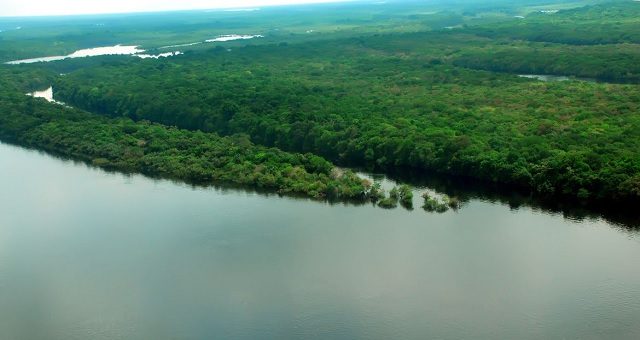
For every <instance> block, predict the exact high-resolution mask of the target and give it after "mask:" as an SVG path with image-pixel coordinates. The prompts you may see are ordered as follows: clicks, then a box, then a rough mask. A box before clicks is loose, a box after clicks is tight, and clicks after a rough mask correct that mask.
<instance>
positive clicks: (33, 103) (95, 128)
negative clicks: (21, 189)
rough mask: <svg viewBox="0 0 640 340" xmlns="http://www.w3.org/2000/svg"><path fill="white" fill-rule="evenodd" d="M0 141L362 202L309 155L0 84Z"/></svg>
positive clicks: (165, 172)
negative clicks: (111, 114) (108, 113)
mask: <svg viewBox="0 0 640 340" xmlns="http://www.w3.org/2000/svg"><path fill="white" fill-rule="evenodd" d="M0 82H1V83H2V85H7V86H2V87H0V105H1V106H2V111H1V112H0V139H1V140H4V141H10V142H15V143H19V144H22V145H27V146H32V147H37V148H40V149H44V150H49V151H52V152H56V153H58V154H61V155H65V156H68V157H73V158H76V159H81V160H85V161H87V162H90V163H92V164H93V165H95V166H99V167H102V168H106V169H113V170H120V171H125V172H141V173H144V174H147V175H151V176H160V177H167V178H175V179H179V180H183V181H187V182H190V183H198V184H208V183H233V184H237V185H242V186H250V187H257V188H264V189H267V190H270V191H277V192H279V193H282V194H292V195H304V196H308V197H313V198H318V199H321V198H335V199H340V200H360V201H362V200H364V199H365V198H366V192H367V191H368V188H367V183H366V181H364V180H362V179H360V178H358V177H357V176H356V175H355V174H353V173H352V172H341V173H340V175H339V176H335V175H333V174H332V171H331V170H332V169H333V166H332V165H331V163H329V162H327V161H326V160H324V159H322V158H320V157H318V156H314V155H309V154H306V155H303V154H295V153H287V152H284V151H280V150H278V149H274V148H266V147H261V146H256V145H253V144H252V143H251V142H250V141H248V139H247V138H246V136H245V137H243V136H237V135H236V136H230V137H219V136H218V135H216V134H215V133H204V132H198V131H195V132H194V131H187V130H180V129H177V128H172V127H166V126H162V125H158V124H153V123H149V122H138V123H136V122H133V121H131V120H130V119H128V118H124V119H123V118H105V117H100V116H95V115H92V114H89V113H86V112H83V111H80V110H76V109H70V108H65V107H63V106H60V105H55V104H50V103H47V102H45V101H44V100H42V99H33V98H29V97H27V96H25V95H24V94H22V93H21V92H13V91H9V90H7V89H9V88H10V84H7V83H6V82H4V81H1V80H0Z"/></svg>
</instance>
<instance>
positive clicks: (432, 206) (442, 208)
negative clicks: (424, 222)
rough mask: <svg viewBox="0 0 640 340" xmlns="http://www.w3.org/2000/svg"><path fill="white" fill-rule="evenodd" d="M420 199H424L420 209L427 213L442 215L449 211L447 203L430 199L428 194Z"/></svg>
mask: <svg viewBox="0 0 640 340" xmlns="http://www.w3.org/2000/svg"><path fill="white" fill-rule="evenodd" d="M422 198H424V204H423V205H422V209H424V210H425V211H428V212H437V213H444V212H446V211H447V210H449V205H448V202H446V200H445V202H440V201H438V200H437V199H436V198H434V197H431V195H429V194H428V193H426V192H425V193H424V194H422Z"/></svg>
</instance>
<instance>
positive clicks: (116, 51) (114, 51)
mask: <svg viewBox="0 0 640 340" xmlns="http://www.w3.org/2000/svg"><path fill="white" fill-rule="evenodd" d="M143 52H145V50H142V49H139V48H138V46H123V45H115V46H107V47H95V48H88V49H83V50H78V51H75V52H73V53H71V54H69V55H65V56H50V57H40V58H31V59H21V60H14V61H9V62H7V63H6V64H9V65H18V64H33V63H41V62H51V61H59V60H65V59H72V58H86V57H97V56H103V55H133V56H137V57H139V58H142V59H147V58H155V59H158V58H163V57H172V56H176V55H180V54H182V52H180V51H175V52H166V53H161V54H157V55H152V54H142V53H143Z"/></svg>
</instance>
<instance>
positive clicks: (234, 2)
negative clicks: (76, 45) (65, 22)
mask: <svg viewBox="0 0 640 340" xmlns="http://www.w3.org/2000/svg"><path fill="white" fill-rule="evenodd" d="M338 1H340V0H226V1H225V0H0V16H31V15H66V14H95V13H124V12H150V11H167V10H180V9H214V8H256V7H261V6H269V5H287V4H298V3H321V2H338Z"/></svg>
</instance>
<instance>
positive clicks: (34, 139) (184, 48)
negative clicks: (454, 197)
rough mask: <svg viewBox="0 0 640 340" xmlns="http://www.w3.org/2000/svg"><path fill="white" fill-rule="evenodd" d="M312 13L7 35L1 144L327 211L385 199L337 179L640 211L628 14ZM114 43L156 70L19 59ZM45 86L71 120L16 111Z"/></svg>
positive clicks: (59, 26) (141, 21)
mask: <svg viewBox="0 0 640 340" xmlns="http://www.w3.org/2000/svg"><path fill="white" fill-rule="evenodd" d="M315 6H316V11H315V12H314V14H313V15H312V14H311V12H309V11H308V10H307V9H306V7H305V8H298V7H292V8H288V7H284V8H278V7H275V8H270V9H268V10H266V11H261V12H260V11H255V12H254V11H247V12H223V13H210V12H206V13H192V12H176V13H175V14H173V15H168V14H147V15H137V17H136V16H135V15H134V14H132V15H130V16H133V17H132V18H134V19H135V20H123V18H120V17H115V16H108V15H105V16H94V17H79V19H78V20H77V21H70V22H68V21H56V20H57V19H48V20H45V21H42V20H40V21H37V20H36V21H34V22H33V23H30V24H31V27H30V28H28V29H20V30H5V31H3V32H2V33H0V42H1V45H0V60H3V61H4V62H9V64H5V65H2V66H1V67H0V75H1V81H2V87H1V88H0V91H2V93H1V95H2V97H1V98H2V101H1V102H0V105H1V112H2V114H1V115H0V136H1V137H2V139H3V140H5V141H10V142H13V143H17V144H21V145H27V146H30V147H35V148H40V149H44V150H51V151H55V152H58V153H61V154H65V155H67V156H70V157H75V158H78V159H82V160H85V161H88V162H90V163H92V164H94V165H96V166H100V167H104V168H110V169H117V170H121V171H127V172H140V173H145V174H149V175H153V176H161V177H162V176H165V177H170V178H175V179H180V180H184V181H187V182H198V183H204V182H212V181H215V182H231V183H234V184H240V185H246V186H253V187H260V188H266V189H270V190H274V191H278V192H281V193H292V194H293V193H295V194H302V195H306V196H310V197H315V198H321V199H327V198H329V197H331V198H342V199H359V200H366V199H369V198H371V199H373V200H374V201H375V200H377V196H379V193H377V192H373V193H371V189H372V183H370V182H368V181H366V180H360V179H358V178H357V176H355V175H354V174H353V173H352V172H351V171H348V170H346V171H343V170H342V168H345V167H346V168H353V169H366V170H368V171H377V172H383V173H387V174H394V173H411V174H413V175H414V177H415V176H417V177H420V173H423V174H425V175H424V176H427V175H426V174H431V173H435V174H439V175H444V176H454V177H457V178H465V179H471V180H475V181H477V182H479V183H480V182H482V183H495V184H498V185H500V186H502V187H504V188H512V189H513V190H519V191H524V192H529V193H530V194H531V195H533V196H535V197H536V198H539V199H541V200H546V201H567V202H574V203H575V204H583V205H592V206H594V205H597V206H602V205H610V206H626V207H631V206H634V205H637V204H638V203H640V151H639V150H640V116H638V111H639V109H640V92H639V91H638V89H639V86H640V85H638V82H639V81H640V69H639V68H638V65H640V64H639V63H638V60H640V59H639V58H640V53H639V52H638V51H640V49H638V45H637V44H638V43H640V40H639V39H640V38H639V37H638V36H636V35H634V34H635V32H640V30H638V29H637V28H640V20H639V19H638V17H640V16H638V14H640V4H639V3H637V2H633V1H614V2H598V1H595V2H589V1H585V2H577V3H573V4H571V5H567V4H561V3H558V4H548V3H544V4H539V3H537V2H535V1H530V3H526V2H525V3H518V5H514V4H509V3H508V2H503V3H502V2H497V3H494V4H492V5H491V6H488V5H486V4H482V3H480V2H474V1H468V2H464V1H463V2H462V3H461V4H459V5H456V6H445V5H444V4H440V5H439V4H438V3H434V4H423V3H421V2H392V3H390V4H389V5H388V6H384V7H385V8H384V11H382V10H381V9H380V7H376V6H366V5H364V4H359V3H349V4H336V5H315ZM336 6H337V7H336ZM442 6H445V7H444V8H443V7H442ZM335 8H339V9H340V10H341V11H342V12H341V13H342V14H341V16H340V17H336V14H335V11H332V9H335ZM428 9H429V10H430V11H427V10H428ZM11 20H17V19H6V20H4V21H2V23H3V25H4V26H10V25H13V23H12V22H11ZM33 20H35V19H33ZM158 21H162V22H163V24H162V26H161V27H160V26H158V24H156V23H157V22H158ZM151 22H153V23H151ZM96 23H99V24H96ZM147 24H148V25H147ZM145 25H147V26H145ZM145 27H147V28H145ZM229 33H234V34H240V35H239V36H237V37H244V38H241V39H238V38H237V37H235V36H233V35H228V34H229ZM242 34H244V35H245V36H242ZM216 36H218V37H227V38H222V39H221V38H216V39H208V40H207V39H206V38H211V37H216ZM116 43H117V44H124V45H132V46H137V48H139V49H144V50H146V52H145V53H151V54H150V55H149V56H153V55H156V54H157V55H158V56H155V57H153V58H135V55H134V56H133V57H132V56H129V55H106V56H92V57H85V58H72V59H66V60H57V61H56V60H54V61H49V62H36V63H25V64H22V63H21V62H20V61H19V60H20V59H28V58H36V57H45V56H50V55H69V54H71V53H73V51H75V50H77V49H82V48H91V47H96V46H98V45H104V46H107V45H110V44H116ZM166 52H170V53H169V54H168V55H166V54H165V55H163V54H162V53H166ZM16 60H17V61H18V62H15V61H16ZM16 64H17V65H16ZM546 76H555V77H556V78H553V79H560V81H558V80H556V81H553V80H552V81H548V80H547V81H545V80H546V78H544V77H546ZM49 86H52V87H53V89H54V90H53V91H54V92H53V93H54V97H55V99H56V100H57V101H59V102H62V103H64V105H60V104H56V103H51V102H46V101H44V100H42V99H37V98H32V97H28V96H25V95H24V94H25V93H29V92H32V91H36V90H41V89H43V88H46V87H49ZM336 166H340V168H336ZM507 190H508V189H507ZM374 191H375V190H374ZM383 197H384V196H383Z"/></svg>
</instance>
